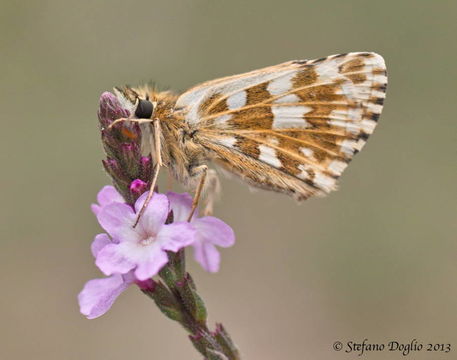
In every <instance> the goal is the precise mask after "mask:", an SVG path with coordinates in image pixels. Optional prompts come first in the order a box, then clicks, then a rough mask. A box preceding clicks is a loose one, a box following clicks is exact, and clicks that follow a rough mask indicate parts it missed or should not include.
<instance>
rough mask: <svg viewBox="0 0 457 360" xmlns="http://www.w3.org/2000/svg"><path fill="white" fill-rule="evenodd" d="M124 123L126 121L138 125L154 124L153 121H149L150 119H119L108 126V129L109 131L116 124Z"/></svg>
mask: <svg viewBox="0 0 457 360" xmlns="http://www.w3.org/2000/svg"><path fill="white" fill-rule="evenodd" d="M125 121H127V122H136V123H138V124H144V123H150V122H154V120H151V119H132V118H120V119H116V120H114V121H113V122H112V123H111V124H109V126H108V129H111V128H112V127H113V126H114V125H115V124H118V123H120V122H125Z"/></svg>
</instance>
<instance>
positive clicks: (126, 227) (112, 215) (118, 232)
mask: <svg viewBox="0 0 457 360" xmlns="http://www.w3.org/2000/svg"><path fill="white" fill-rule="evenodd" d="M97 219H98V222H99V223H100V225H101V226H102V227H103V228H104V229H105V230H106V232H107V233H108V234H110V235H111V237H113V238H116V239H118V240H119V241H126V240H132V239H133V238H136V237H135V236H136V231H135V229H134V228H133V224H134V222H135V213H134V212H133V209H132V208H131V207H130V206H129V205H127V204H121V203H112V204H109V205H106V206H104V207H102V209H101V211H100V212H99V213H98V215H97Z"/></svg>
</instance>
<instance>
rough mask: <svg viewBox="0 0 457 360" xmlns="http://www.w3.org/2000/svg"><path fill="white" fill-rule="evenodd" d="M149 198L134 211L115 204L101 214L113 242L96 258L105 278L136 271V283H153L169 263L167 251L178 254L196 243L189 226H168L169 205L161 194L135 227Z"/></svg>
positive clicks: (98, 215)
mask: <svg viewBox="0 0 457 360" xmlns="http://www.w3.org/2000/svg"><path fill="white" fill-rule="evenodd" d="M147 194H148V193H147V192H146V193H144V194H143V195H141V196H140V197H139V198H138V200H137V201H136V202H135V206H134V209H133V208H132V207H131V206H129V205H127V204H125V203H118V202H112V203H110V204H108V205H105V206H103V207H102V208H101V210H100V211H99V212H98V214H97V218H98V221H99V223H100V225H101V226H102V227H103V228H104V229H105V230H106V232H107V233H108V234H109V235H110V237H111V239H112V242H110V243H108V244H106V245H105V246H103V247H102V248H101V249H100V250H99V251H98V253H97V255H96V261H95V263H96V265H97V266H98V267H99V268H100V270H101V271H102V272H103V273H105V275H113V274H127V273H128V272H130V271H131V270H134V275H135V277H136V278H137V279H139V280H147V279H150V278H151V277H152V276H154V275H156V274H157V273H158V272H159V270H160V269H161V268H162V267H163V266H164V265H165V264H166V263H167V262H168V256H167V253H166V251H173V252H177V251H178V250H179V249H181V248H183V247H185V246H188V245H190V244H192V243H193V242H194V240H195V230H194V228H193V226H192V225H190V224H189V223H187V222H184V221H183V222H176V221H175V222H173V223H172V224H167V225H165V221H166V219H167V217H168V214H169V212H170V203H169V201H168V199H167V197H166V196H165V195H162V194H157V193H154V195H153V197H152V200H151V202H150V203H149V205H148V206H147V208H146V210H145V212H144V213H143V215H142V216H141V218H140V220H139V222H138V224H137V225H136V227H133V225H134V223H135V220H136V217H137V213H138V212H139V211H140V209H141V207H142V206H143V204H144V201H145V199H146V197H147ZM100 241H101V240H100ZM97 246H98V245H97Z"/></svg>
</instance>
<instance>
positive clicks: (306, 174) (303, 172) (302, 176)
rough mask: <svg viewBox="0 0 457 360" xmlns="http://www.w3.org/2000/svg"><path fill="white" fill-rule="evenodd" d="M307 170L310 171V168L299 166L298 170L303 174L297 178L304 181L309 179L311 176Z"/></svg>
mask: <svg viewBox="0 0 457 360" xmlns="http://www.w3.org/2000/svg"><path fill="white" fill-rule="evenodd" d="M307 169H309V166H307V165H303V164H300V165H298V170H301V173H300V174H298V175H297V177H298V178H300V179H303V180H306V179H308V178H309V174H308V171H306V170H307Z"/></svg>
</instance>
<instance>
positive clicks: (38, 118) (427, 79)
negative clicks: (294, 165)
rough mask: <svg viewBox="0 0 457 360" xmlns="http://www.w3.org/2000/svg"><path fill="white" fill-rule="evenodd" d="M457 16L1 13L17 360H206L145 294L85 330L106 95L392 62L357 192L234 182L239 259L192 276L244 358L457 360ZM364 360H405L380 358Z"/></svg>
mask: <svg viewBox="0 0 457 360" xmlns="http://www.w3.org/2000/svg"><path fill="white" fill-rule="evenodd" d="M456 13H457V2H455V1H355V0H345V1H338V0H334V1H298V0H297V1H287V0H283V1H274V2H273V1H261V0H258V1H224V2H222V1H209V0H208V1H117V0H112V1H108V0H105V1H89V0H82V1H57V0H54V1H23V2H19V1H5V0H2V1H1V4H0V94H1V96H0V103H1V109H2V110H1V125H2V126H1V142H0V146H1V151H0V157H1V159H0V160H1V162H0V164H1V165H0V166H1V180H0V181H1V187H0V189H1V190H0V191H1V214H0V219H1V220H0V221H1V243H0V246H1V249H0V266H1V268H0V280H1V282H0V284H1V296H0V358H1V359H8V360H13V359H14V360H15V359H34V360H41V359H46V360H54V359H58V360H60V359H69V360H73V359H88V360H92V359H93V360H95V359H97V360H98V359H109V360H111V359H112V360H117V359H135V360H136V359H161V360H162V359H163V360H167V359H173V360H175V359H192V360H193V359H195V360H197V359H200V357H199V355H198V354H197V352H196V351H195V350H194V349H193V348H192V346H191V344H190V342H189V341H188V339H187V338H186V335H185V332H184V331H183V330H182V329H181V328H180V327H179V326H178V324H176V323H173V322H172V321H170V320H168V319H166V318H165V317H164V316H162V315H161V314H160V313H159V311H158V310H157V309H156V308H155V306H154V304H153V303H152V302H151V301H150V300H149V299H148V298H146V297H145V296H143V295H142V294H141V293H140V292H139V291H138V290H137V289H136V288H134V287H132V288H130V289H129V290H128V291H127V292H125V293H124V294H122V295H121V297H120V298H119V299H118V301H117V302H116V303H115V304H114V306H113V308H112V309H111V310H110V311H109V313H107V314H106V315H105V316H103V317H101V318H99V319H96V320H87V319H85V318H84V317H83V316H82V315H80V314H79V311H78V305H77V301H76V295H77V294H78V292H79V291H80V290H81V288H82V286H83V285H84V283H85V282H86V281H87V280H89V279H91V278H95V277H100V276H101V274H100V272H99V271H98V270H97V269H96V267H95V266H94V265H93V259H92V257H91V255H90V251H89V245H90V243H91V241H92V238H93V236H94V235H95V234H96V233H97V232H99V231H100V228H99V226H98V225H97V223H96V220H95V219H94V216H93V215H92V214H91V212H90V210H89V205H90V203H91V202H93V201H94V199H95V195H96V193H97V191H98V190H99V189H100V188H101V187H102V186H103V185H105V184H107V183H109V179H108V177H107V176H106V175H105V174H104V172H103V170H102V167H101V163H100V161H101V159H102V158H103V153H102V148H101V144H100V141H99V133H98V130H97V119H96V110H97V104H98V98H99V95H100V94H101V93H102V92H103V91H106V90H110V89H111V88H112V87H113V86H114V85H122V84H125V83H129V84H132V85H134V84H139V83H143V82H147V81H150V80H154V81H156V82H157V83H158V84H159V85H161V86H162V87H163V88H168V87H169V88H171V89H175V90H177V91H183V90H185V89H186V88H188V87H190V86H192V85H194V84H196V83H198V82H201V81H205V80H210V79H213V78H216V77H219V76H225V75H231V74H236V73H240V72H245V71H248V70H252V69H256V68H259V67H263V66H268V65H273V64H276V63H279V62H283V61H287V60H291V59H304V58H309V59H312V58H318V57H322V56H326V55H330V54H335V53H341V52H348V51H376V52H378V53H380V54H382V55H383V56H384V57H385V59H386V63H387V67H388V72H389V86H388V91H387V100H386V103H385V110H384V112H383V114H382V116H381V120H380V123H379V126H378V128H377V130H376V132H375V134H374V135H373V136H372V137H371V139H370V140H369V143H368V145H367V146H366V147H365V149H364V150H363V151H362V153H361V154H359V155H358V156H357V157H356V159H355V160H354V161H353V162H352V164H351V166H350V167H349V168H348V169H347V171H346V173H345V174H344V176H343V177H342V180H341V183H340V185H341V186H340V190H339V191H338V192H336V193H333V194H331V196H328V197H327V198H325V199H312V200H309V201H307V202H305V203H304V204H302V205H297V204H295V202H294V201H293V200H291V199H290V198H288V197H286V196H284V195H278V194H274V193H268V192H264V191H258V192H254V193H251V192H250V191H249V189H248V188H247V186H245V185H243V184H241V183H239V182H237V181H233V180H230V179H224V180H223V188H224V191H223V196H222V200H221V201H220V202H219V203H218V207H217V215H218V216H219V217H221V218H222V219H223V220H224V221H226V222H227V223H229V224H231V225H232V226H233V228H234V229H235V232H236V235H237V243H236V245H235V246H234V247H233V248H231V249H227V250H223V251H222V267H221V271H220V272H219V273H218V274H215V275H212V274H207V273H205V272H204V271H203V270H201V269H200V268H199V267H198V266H197V265H196V264H195V263H194V262H193V261H189V262H190V264H191V265H190V271H191V272H192V274H193V275H194V277H195V279H196V281H197V285H198V286H199V289H200V293H201V294H202V296H203V297H204V298H205V299H206V301H207V305H208V308H209V313H210V317H211V321H212V322H214V321H216V320H218V321H222V322H223V323H224V324H225V325H226V326H227V328H228V329H229V331H230V333H231V334H232V336H233V338H234V339H235V341H236V342H237V343H238V345H239V347H240V349H241V351H242V354H243V359H313V360H321V359H326V360H327V359H355V358H356V357H357V356H356V354H354V353H352V354H347V353H345V352H344V350H345V349H346V347H345V349H343V351H341V352H339V353H337V352H335V351H334V350H333V349H332V343H333V342H334V341H337V340H339V341H342V342H343V343H346V342H348V341H358V342H361V341H363V339H364V338H368V341H369V342H371V343H386V342H388V341H390V340H397V341H400V342H406V343H408V342H410V341H411V340H412V339H418V341H420V342H422V343H424V344H426V343H428V342H433V343H451V344H452V347H453V348H452V352H451V353H449V354H430V353H427V352H425V351H422V352H421V353H418V354H417V353H416V354H412V355H409V357H407V358H410V359H449V360H450V359H453V358H455V356H456V355H455V354H456V352H457V331H456V330H457V313H456V303H457V280H456V276H457V251H456V250H457V246H456V230H457V229H456V210H457V208H456V195H457V194H456V180H457V177H456V172H455V170H456V166H455V165H456V140H457V136H456V134H457V133H456V130H457V121H456V117H455V104H456V97H455V95H456V79H457V74H456V71H455V69H456V64H457V62H456V56H457V49H456V41H455V37H456V34H457V26H456V21H455V14H456ZM362 358H366V359H370V360H371V359H402V358H404V357H403V356H401V355H400V354H398V353H396V354H392V353H388V352H383V353H368V354H364V356H363V357H362Z"/></svg>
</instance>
